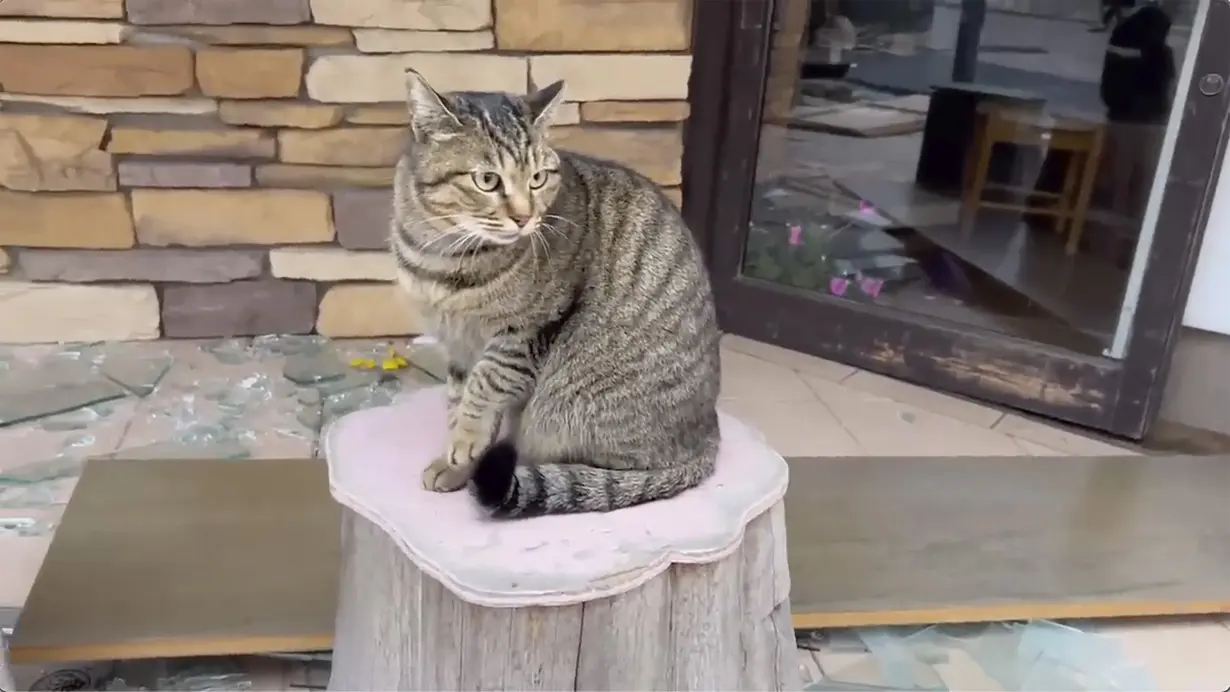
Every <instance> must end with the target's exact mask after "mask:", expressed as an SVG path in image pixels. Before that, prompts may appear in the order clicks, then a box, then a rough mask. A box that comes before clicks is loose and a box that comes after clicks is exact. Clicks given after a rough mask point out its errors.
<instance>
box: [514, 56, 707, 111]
mask: <svg viewBox="0 0 1230 692" xmlns="http://www.w3.org/2000/svg"><path fill="white" fill-rule="evenodd" d="M691 74H692V56H690V55H635V54H632V55H586V54H581V55H533V56H530V78H531V79H532V80H533V82H534V84H539V85H543V86H546V85H547V84H550V83H552V82H555V81H556V80H560V79H562V80H564V81H565V82H567V87H566V88H565V89H564V98H566V99H568V100H569V101H653V100H657V101H662V100H678V101H686V100H687V98H688V78H689V77H690V76H691Z"/></svg>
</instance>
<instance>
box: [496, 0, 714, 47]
mask: <svg viewBox="0 0 1230 692" xmlns="http://www.w3.org/2000/svg"><path fill="white" fill-rule="evenodd" d="M494 2H495V22H496V23H495V33H496V41H497V43H498V45H499V48H500V50H516V51H534V52H543V53H567V52H585V51H591V52H630V51H685V50H688V49H689V48H691V45H692V2H691V1H689V0H636V1H635V2H612V1H611V0H535V1H534V4H533V7H532V9H527V8H526V4H525V0H494Z"/></svg>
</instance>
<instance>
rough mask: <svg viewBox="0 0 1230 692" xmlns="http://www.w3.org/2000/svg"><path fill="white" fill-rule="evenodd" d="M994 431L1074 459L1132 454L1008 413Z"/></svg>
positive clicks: (1126, 449)
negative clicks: (1045, 447) (1054, 450)
mask: <svg viewBox="0 0 1230 692" xmlns="http://www.w3.org/2000/svg"><path fill="white" fill-rule="evenodd" d="M995 429H996V430H999V431H1001V432H1004V433H1007V434H1009V435H1012V436H1013V437H1018V438H1020V439H1024V440H1029V441H1031V442H1036V443H1038V444H1041V445H1044V446H1047V447H1050V448H1052V449H1056V450H1059V451H1060V452H1063V453H1065V454H1072V455H1076V456H1093V455H1098V454H1104V455H1123V454H1135V453H1136V452H1133V451H1132V450H1130V449H1128V448H1127V447H1121V446H1118V445H1115V444H1111V443H1109V442H1103V441H1102V440H1098V439H1095V438H1093V437H1091V436H1088V435H1082V434H1080V433H1077V432H1072V431H1071V430H1067V429H1064V428H1061V427H1059V426H1056V425H1049V424H1047V423H1043V422H1041V421H1038V420H1035V419H1032V418H1026V417H1025V416H1022V415H1020V414H1017V413H1009V414H1007V415H1005V416H1004V417H1003V418H1002V419H1001V420H1000V421H999V422H998V423H996V424H995Z"/></svg>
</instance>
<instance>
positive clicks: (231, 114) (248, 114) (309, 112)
mask: <svg viewBox="0 0 1230 692" xmlns="http://www.w3.org/2000/svg"><path fill="white" fill-rule="evenodd" d="M342 113H343V109H342V107H341V106H325V105H321V104H319V103H287V102H285V101H226V102H223V103H220V104H218V118H219V119H221V120H222V122H224V123H226V124H228V125H246V126H248V127H292V128H299V129H304V130H319V129H321V128H325V127H333V126H334V125H336V124H338V123H340V122H341V121H342Z"/></svg>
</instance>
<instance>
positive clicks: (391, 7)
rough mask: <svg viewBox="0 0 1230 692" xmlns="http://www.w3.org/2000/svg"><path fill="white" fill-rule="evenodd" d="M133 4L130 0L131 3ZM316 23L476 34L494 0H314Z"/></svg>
mask: <svg viewBox="0 0 1230 692" xmlns="http://www.w3.org/2000/svg"><path fill="white" fill-rule="evenodd" d="M130 2H131V0H130ZM311 3H312V17H313V18H314V19H315V21H316V23H317V24H336V25H339V26H358V27H374V28H378V29H421V30H425V31H474V30H477V29H487V28H489V27H490V26H491V19H492V17H491V0H311Z"/></svg>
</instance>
